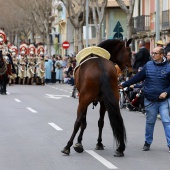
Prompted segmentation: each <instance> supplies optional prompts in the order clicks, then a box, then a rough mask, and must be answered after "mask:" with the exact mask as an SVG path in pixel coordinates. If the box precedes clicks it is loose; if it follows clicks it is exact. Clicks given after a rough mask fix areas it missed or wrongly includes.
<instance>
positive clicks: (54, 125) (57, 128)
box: [48, 123, 63, 130]
mask: <svg viewBox="0 0 170 170" xmlns="http://www.w3.org/2000/svg"><path fill="white" fill-rule="evenodd" d="M48 124H49V125H50V126H52V127H53V128H54V129H56V130H63V129H61V128H60V127H59V126H57V125H56V124H54V123H48Z"/></svg>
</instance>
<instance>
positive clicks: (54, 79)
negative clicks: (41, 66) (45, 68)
mask: <svg viewBox="0 0 170 170" xmlns="http://www.w3.org/2000/svg"><path fill="white" fill-rule="evenodd" d="M51 83H56V72H55V71H54V72H51Z"/></svg>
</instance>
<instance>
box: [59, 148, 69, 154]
mask: <svg viewBox="0 0 170 170" xmlns="http://www.w3.org/2000/svg"><path fill="white" fill-rule="evenodd" d="M61 152H62V153H64V154H66V155H69V154H70V149H66V148H64V149H63V150H62V151H61Z"/></svg>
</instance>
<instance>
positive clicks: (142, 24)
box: [132, 15, 150, 34]
mask: <svg viewBox="0 0 170 170" xmlns="http://www.w3.org/2000/svg"><path fill="white" fill-rule="evenodd" d="M132 24H133V27H132V33H133V34H135V33H137V32H147V31H150V15H141V16H137V17H134V18H133V20H132Z"/></svg>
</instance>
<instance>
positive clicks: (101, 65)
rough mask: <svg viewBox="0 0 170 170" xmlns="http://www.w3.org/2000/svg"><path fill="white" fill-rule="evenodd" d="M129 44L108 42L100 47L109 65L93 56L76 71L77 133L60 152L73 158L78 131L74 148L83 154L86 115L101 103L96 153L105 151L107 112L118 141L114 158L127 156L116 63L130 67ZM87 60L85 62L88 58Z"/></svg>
mask: <svg viewBox="0 0 170 170" xmlns="http://www.w3.org/2000/svg"><path fill="white" fill-rule="evenodd" d="M130 43H131V40H129V41H128V42H127V43H126V45H125V42H123V41H121V40H113V39H112V40H106V41H103V42H102V43H100V44H99V45H98V47H101V48H103V49H105V50H107V51H108V52H109V53H110V56H111V57H110V61H109V60H107V59H105V58H103V57H99V56H97V55H94V54H91V55H89V56H87V57H88V58H90V57H91V56H92V57H91V58H90V59H89V60H86V61H85V62H83V64H81V65H80V66H79V67H78V68H77V70H76V71H75V85H76V88H77V89H78V91H79V93H80V96H79V105H78V109H77V119H76V121H75V124H74V130H73V133H72V136H71V138H70V140H69V141H68V143H67V145H66V146H65V147H64V149H63V150H62V151H61V152H62V153H65V154H67V155H69V154H70V147H71V146H72V145H73V140H74V138H75V135H76V134H77V132H78V130H79V128H81V130H80V134H79V136H78V143H77V144H75V146H74V149H75V151H76V152H78V153H81V152H83V150H84V149H83V146H82V137H83V133H84V130H85V128H86V125H87V123H86V114H87V108H88V106H89V105H90V104H91V103H93V104H95V103H97V102H100V118H99V120H98V127H99V136H98V140H97V141H98V143H97V144H96V149H98V150H103V149H104V146H103V144H102V129H103V126H104V116H105V112H106V111H107V112H108V115H109V120H110V125H111V128H112V131H113V135H114V137H115V140H116V144H117V149H116V151H115V154H114V156H117V157H121V156H124V153H123V152H124V150H125V142H126V130H125V127H124V123H123V119H122V116H121V113H120V109H119V90H118V81H117V71H116V69H115V67H114V63H117V64H118V65H119V67H120V68H121V69H122V70H125V69H126V68H127V67H131V50H130V48H129V44H130ZM87 57H86V58H87Z"/></svg>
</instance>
